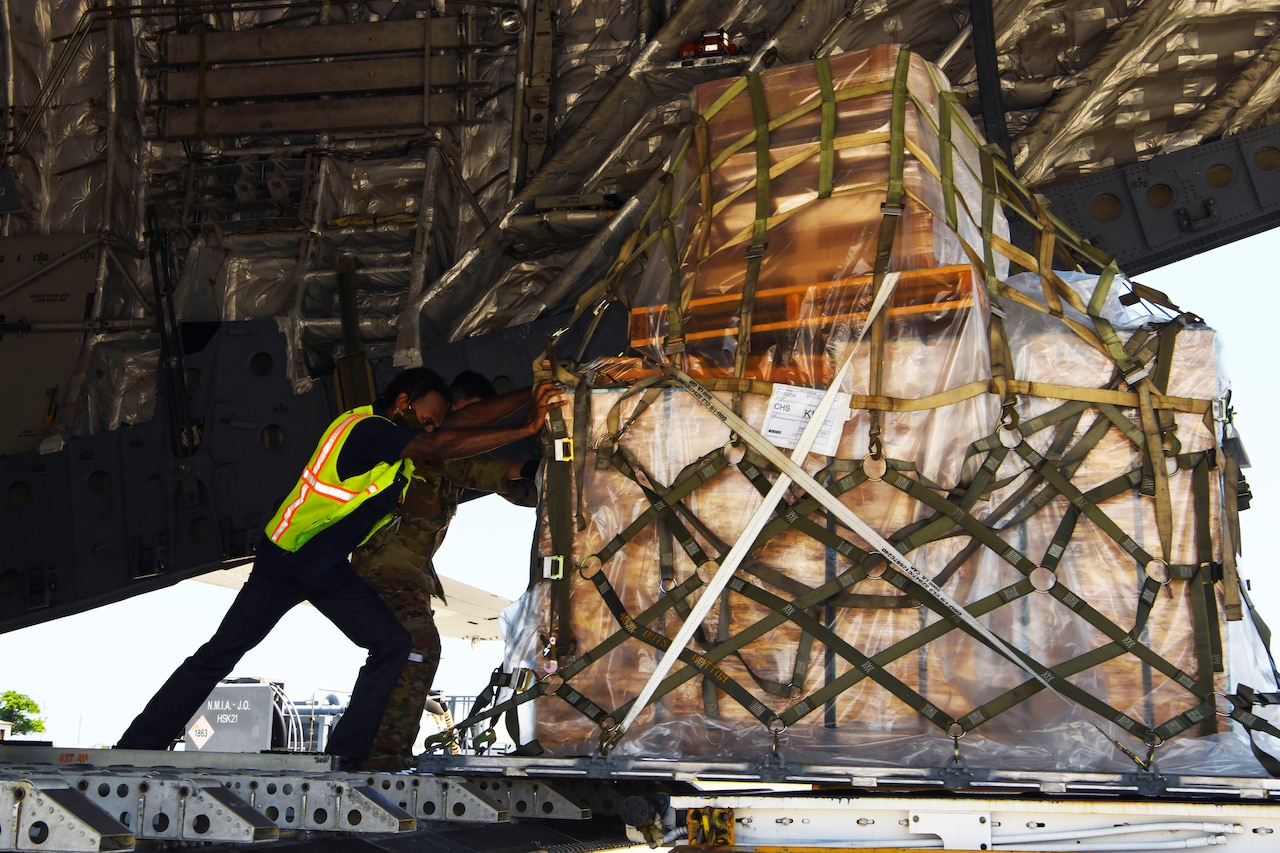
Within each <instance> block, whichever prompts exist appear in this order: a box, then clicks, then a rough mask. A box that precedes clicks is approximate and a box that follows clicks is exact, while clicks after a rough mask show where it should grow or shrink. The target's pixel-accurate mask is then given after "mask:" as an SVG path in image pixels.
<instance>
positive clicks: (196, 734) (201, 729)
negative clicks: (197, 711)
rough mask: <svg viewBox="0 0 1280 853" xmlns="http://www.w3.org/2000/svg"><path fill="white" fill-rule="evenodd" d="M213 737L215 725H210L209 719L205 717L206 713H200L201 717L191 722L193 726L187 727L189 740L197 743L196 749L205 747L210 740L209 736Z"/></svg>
mask: <svg viewBox="0 0 1280 853" xmlns="http://www.w3.org/2000/svg"><path fill="white" fill-rule="evenodd" d="M211 737H213V726H211V725H209V721H208V720H207V719H205V716H204V714H201V715H200V719H198V720H196V721H195V722H194V723H192V724H191V728H189V729H187V742H188V743H193V744H195V745H196V749H204V745H205V744H206V743H208V742H209V738H211Z"/></svg>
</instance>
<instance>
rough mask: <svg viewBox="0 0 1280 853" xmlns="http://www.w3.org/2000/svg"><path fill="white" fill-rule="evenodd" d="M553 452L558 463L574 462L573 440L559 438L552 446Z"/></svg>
mask: <svg viewBox="0 0 1280 853" xmlns="http://www.w3.org/2000/svg"><path fill="white" fill-rule="evenodd" d="M551 452H552V454H553V455H554V457H555V460H556V461H557V462H572V461H573V439H572V438H557V439H556V440H555V441H554V442H553V443H552V446H551Z"/></svg>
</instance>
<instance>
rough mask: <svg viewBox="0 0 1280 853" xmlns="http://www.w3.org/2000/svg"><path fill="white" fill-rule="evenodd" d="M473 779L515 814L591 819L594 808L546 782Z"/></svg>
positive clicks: (475, 784) (522, 816)
mask: <svg viewBox="0 0 1280 853" xmlns="http://www.w3.org/2000/svg"><path fill="white" fill-rule="evenodd" d="M469 782H470V783H471V784H472V785H473V786H474V787H475V788H476V789H478V790H479V791H481V792H482V793H484V794H486V795H487V796H489V797H490V798H492V799H493V800H494V802H496V803H499V804H501V805H503V806H505V807H506V809H507V811H508V812H509V813H510V814H511V816H512V817H513V818H517V819H518V818H540V819H551V820H588V819H589V818H590V817H591V809H589V808H587V807H585V806H581V805H578V804H577V803H576V802H574V801H573V800H571V799H570V798H569V797H568V796H567V795H566V794H564V793H562V792H561V791H560V790H557V788H555V787H553V786H552V785H549V784H548V783H546V782H539V781H535V780H532V779H510V778H504V779H492V778H486V777H475V778H474V779H471V780H469Z"/></svg>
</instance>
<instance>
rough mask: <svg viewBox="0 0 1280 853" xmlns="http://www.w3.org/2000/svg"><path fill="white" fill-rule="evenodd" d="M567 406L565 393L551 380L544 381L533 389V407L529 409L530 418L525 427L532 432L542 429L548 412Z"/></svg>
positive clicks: (527, 419)
mask: <svg viewBox="0 0 1280 853" xmlns="http://www.w3.org/2000/svg"><path fill="white" fill-rule="evenodd" d="M564 404H565V398H564V391H563V390H561V388H560V386H559V385H557V384H556V383H554V382H552V381H550V380H543V381H542V382H539V383H538V384H537V385H535V386H534V387H533V405H532V406H530V407H529V416H528V418H526V420H525V427H526V428H527V429H529V430H530V431H531V432H537V431H538V430H540V429H542V422H543V419H545V418H546V416H547V412H549V411H551V410H552V409H556V408H559V407H560V406H563V405H564Z"/></svg>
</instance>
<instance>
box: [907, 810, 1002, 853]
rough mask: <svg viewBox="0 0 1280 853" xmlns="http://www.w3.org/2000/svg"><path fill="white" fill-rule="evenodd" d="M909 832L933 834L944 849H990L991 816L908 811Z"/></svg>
mask: <svg viewBox="0 0 1280 853" xmlns="http://www.w3.org/2000/svg"><path fill="white" fill-rule="evenodd" d="M910 821H911V822H910V824H909V825H908V828H909V829H910V830H911V833H912V834H913V835H936V836H938V837H939V838H941V839H942V846H943V847H944V848H945V849H947V850H990V849H991V818H990V817H989V816H987V815H985V814H972V813H965V812H912V813H911V818H910Z"/></svg>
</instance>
